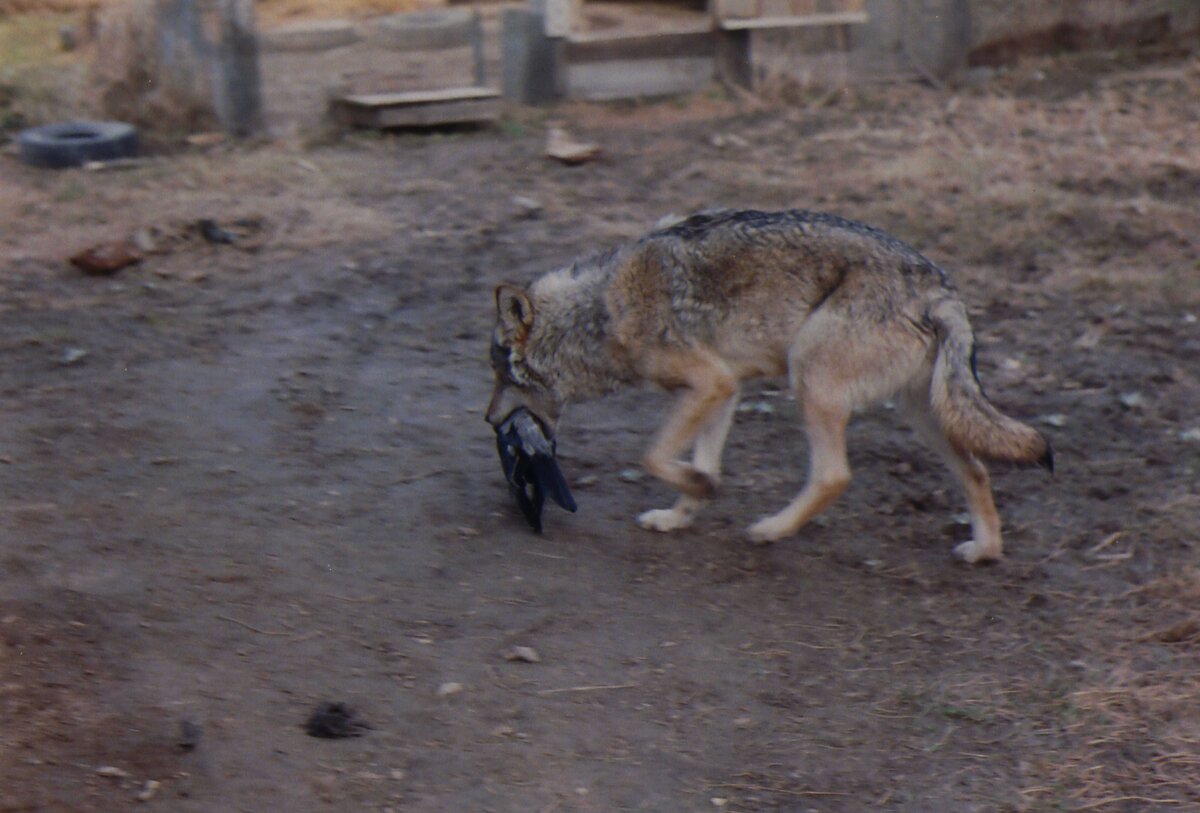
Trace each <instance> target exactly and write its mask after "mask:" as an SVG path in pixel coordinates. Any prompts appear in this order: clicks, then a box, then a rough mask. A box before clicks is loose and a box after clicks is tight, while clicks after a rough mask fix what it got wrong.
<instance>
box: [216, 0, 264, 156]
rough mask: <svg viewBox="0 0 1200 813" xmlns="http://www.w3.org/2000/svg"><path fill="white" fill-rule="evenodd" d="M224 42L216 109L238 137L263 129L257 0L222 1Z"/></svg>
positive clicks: (219, 51)
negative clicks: (256, 28)
mask: <svg viewBox="0 0 1200 813" xmlns="http://www.w3.org/2000/svg"><path fill="white" fill-rule="evenodd" d="M217 10H218V13H219V14H220V18H221V41H220V42H219V43H218V44H217V47H216V58H215V64H214V68H215V70H214V81H213V108H214V109H215V110H216V113H217V120H218V121H220V122H221V126H222V127H223V128H224V129H225V130H227V131H228V132H230V133H232V134H233V135H236V136H247V135H250V134H251V133H253V132H256V131H257V130H259V129H261V128H262V123H263V122H262V75H261V73H260V71H259V64H258V36H257V34H256V33H255V30H254V29H255V26H254V0H218V6H217Z"/></svg>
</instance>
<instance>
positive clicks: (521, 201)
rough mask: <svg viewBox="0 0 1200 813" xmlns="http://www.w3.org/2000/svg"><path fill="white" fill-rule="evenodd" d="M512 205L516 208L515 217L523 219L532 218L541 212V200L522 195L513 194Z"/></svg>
mask: <svg viewBox="0 0 1200 813" xmlns="http://www.w3.org/2000/svg"><path fill="white" fill-rule="evenodd" d="M512 203H513V206H515V207H516V209H517V217H519V218H521V219H523V220H532V219H533V218H535V217H537V216H538V215H540V214H541V213H542V204H541V201H537V200H534V199H533V198H527V197H525V196H524V195H514V196H513V199H512Z"/></svg>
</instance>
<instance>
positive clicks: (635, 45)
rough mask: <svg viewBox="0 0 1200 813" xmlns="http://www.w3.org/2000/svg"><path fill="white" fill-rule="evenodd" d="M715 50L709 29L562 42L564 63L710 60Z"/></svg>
mask: <svg viewBox="0 0 1200 813" xmlns="http://www.w3.org/2000/svg"><path fill="white" fill-rule="evenodd" d="M716 50H717V41H716V35H715V34H714V33H713V32H711V31H700V32H692V33H675V34H648V35H647V34H642V35H640V36H625V37H604V38H600V37H587V38H577V37H570V38H569V39H567V41H566V42H565V43H564V44H563V59H564V60H565V61H566V63H567V64H568V65H579V64H583V63H587V62H623V61H626V60H646V59H702V58H709V59H711V58H712V56H713V54H715V53H716Z"/></svg>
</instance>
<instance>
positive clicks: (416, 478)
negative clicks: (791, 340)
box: [0, 53, 1200, 813]
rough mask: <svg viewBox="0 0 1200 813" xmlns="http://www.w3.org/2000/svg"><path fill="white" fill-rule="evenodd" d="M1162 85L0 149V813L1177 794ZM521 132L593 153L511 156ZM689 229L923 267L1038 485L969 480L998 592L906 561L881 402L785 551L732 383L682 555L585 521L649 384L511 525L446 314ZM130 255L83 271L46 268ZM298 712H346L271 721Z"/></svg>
mask: <svg viewBox="0 0 1200 813" xmlns="http://www.w3.org/2000/svg"><path fill="white" fill-rule="evenodd" d="M1198 95H1200V59H1197V57H1196V56H1195V55H1194V54H1191V55H1189V54H1178V53H1155V54H1107V55H1101V56H1096V55H1092V56H1087V57H1076V58H1072V59H1069V60H1060V61H1050V60H1042V61H1038V62H1030V63H1026V64H1024V65H1022V66H1021V67H1019V68H1017V69H1016V70H1014V71H1012V72H1010V73H1008V74H1006V75H1005V76H1003V77H1002V78H1001V79H999V80H997V81H996V82H994V83H992V84H989V85H986V86H982V87H975V88H968V89H960V90H954V89H945V90H932V89H926V88H921V87H915V86H907V85H901V86H894V87H881V88H869V89H863V90H857V91H848V92H843V93H837V94H817V93H814V94H812V95H811V96H809V95H804V94H799V96H798V98H793V99H792V100H791V102H790V103H787V104H784V103H779V102H775V103H772V102H769V101H764V100H761V99H729V98H726V97H724V96H723V95H721V94H719V93H715V92H714V93H712V94H707V95H700V96H697V97H694V98H692V99H688V100H682V101H671V102H664V103H658V104H628V105H616V106H605V107H599V106H569V107H564V108H560V109H557V110H554V111H552V112H551V113H546V112H541V111H523V110H513V111H511V112H510V114H509V115H508V116H507V117H506V119H505V120H504V122H502V124H500V125H499V126H497V127H495V128H492V129H484V130H457V131H448V132H439V133H433V134H428V135H423V136H418V135H401V136H383V137H379V136H372V135H359V136H346V137H343V138H340V139H336V140H334V141H332V142H331V143H325V144H323V145H313V144H307V145H306V144H302V143H300V142H275V143H266V144H257V145H240V146H236V147H231V146H229V145H218V146H217V147H210V148H205V149H200V148H195V149H192V150H190V151H186V152H180V153H175V154H172V155H163V156H161V157H160V158H159V159H158V160H157V161H155V162H152V163H151V164H149V165H146V166H143V167H140V168H136V169H132V170H128V171H124V172H102V173H91V172H84V171H75V170H72V171H64V172H45V171H38V170H34V169H32V168H29V167H25V166H23V165H20V164H19V163H17V162H16V160H15V159H13V158H11V157H4V158H3V159H2V160H0V179H2V183H0V223H3V224H4V226H3V229H2V231H0V245H2V246H3V251H4V259H3V261H2V265H0V358H2V359H3V364H2V365H0V414H3V416H4V420H3V422H0V720H2V725H0V811H4V813H15V812H16V811H109V810H124V809H129V808H131V807H134V806H136V805H137V804H138V802H137V801H136V800H137V799H139V797H141V798H143V799H144V800H145V801H144V803H143V804H144V807H145V809H147V810H154V809H161V810H180V811H193V810H194V811H214V810H229V811H236V810H241V811H258V810H265V809H269V808H274V809H278V810H288V811H324V810H378V811H386V810H394V811H401V810H403V811H428V812H429V813H433V812H434V811H437V813H444V812H445V811H496V812H497V813H507V812H508V811H513V812H514V813H516V812H519V813H528V812H530V811H538V812H539V813H549V812H550V811H618V810H644V811H712V810H724V811H742V812H745V811H796V812H797V813H807V811H819V812H820V813H850V812H851V811H854V812H856V813H857V811H864V810H875V809H879V810H895V811H921V812H923V813H928V812H931V811H932V812H935V813H936V812H938V811H980V813H982V812H983V811H1041V810H1077V811H1083V810H1100V811H1146V810H1159V809H1161V810H1179V811H1185V810H1197V809H1200V790H1198V789H1200V715H1197V713H1196V709H1197V708H1200V681H1197V679H1196V676H1197V674H1198V673H1200V614H1198V609H1197V607H1198V604H1197V602H1200V567H1198V565H1197V561H1198V560H1197V555H1198V553H1200V486H1198V481H1200V414H1198V410H1197V404H1200V364H1198V363H1197V359H1198V358H1200V237H1198V235H1200V209H1197V207H1196V201H1197V193H1198V190H1200V162H1198V156H1197V153H1196V149H1195V145H1196V144H1200V108H1197V106H1196V105H1195V103H1194V102H1195V99H1196V98H1197V97H1198ZM548 116H553V118H554V119H555V120H556V121H557V122H559V123H561V124H564V125H565V126H566V127H567V128H568V129H569V130H570V132H571V133H572V134H573V135H575V136H577V137H580V138H586V139H587V140H590V141H594V142H596V143H598V144H599V145H600V146H601V147H602V149H603V155H602V157H601V158H600V159H599V160H597V161H594V162H592V163H588V164H585V165H582V166H578V167H565V166H561V165H558V164H556V163H553V162H549V161H547V160H546V159H545V158H544V157H543V154H542V146H543V142H544V139H545V133H546V124H547V123H548ZM514 196H520V197H522V198H525V199H526V200H524V201H514ZM531 202H532V203H531ZM534 204H536V205H534ZM716 204H723V205H734V206H756V207H760V208H774V207H783V206H798V207H807V208H818V209H825V210H830V211H834V212H837V213H839V214H842V215H845V216H849V217H852V218H856V219H860V220H865V221H868V222H871V223H873V224H875V225H878V226H880V227H883V228H885V229H887V230H888V231H890V232H892V233H894V234H896V235H898V236H899V237H901V238H903V239H905V240H907V241H909V242H911V243H913V244H914V245H915V246H917V247H918V248H919V249H921V250H922V251H924V252H925V253H927V254H928V255H929V256H930V257H932V258H933V259H935V260H936V261H938V262H939V263H941V264H942V265H944V266H945V267H947V268H948V269H950V270H951V273H952V274H953V276H954V277H955V279H956V280H957V282H958V284H959V287H960V288H961V290H962V293H963V296H964V298H965V299H966V300H967V302H968V303H969V304H970V306H971V310H972V313H973V315H974V320H975V323H976V328H977V331H978V334H979V339H980V348H981V349H980V358H979V367H980V375H981V377H982V378H983V381H984V383H985V384H986V385H987V386H988V389H989V392H990V393H991V395H992V397H993V398H994V400H996V401H997V402H998V403H999V404H1000V405H1001V406H1002V407H1003V408H1004V409H1005V410H1006V411H1008V412H1010V413H1012V414H1014V415H1017V416H1021V417H1023V418H1025V419H1027V420H1030V421H1034V422H1036V423H1038V424H1039V425H1040V426H1041V427H1042V428H1043V429H1044V430H1045V431H1046V432H1047V433H1048V434H1049V435H1050V437H1051V438H1052V440H1053V442H1054V444H1055V447H1056V451H1057V461H1058V471H1057V473H1056V474H1055V475H1054V476H1052V477H1051V476H1049V475H1047V474H1045V473H1043V472H1040V471H1028V470H1026V471H1008V470H999V471H997V472H995V489H996V496H997V500H998V503H999V506H1000V510H1001V514H1002V516H1003V518H1004V520H1005V522H1006V534H1007V544H1008V551H1009V553H1008V557H1007V558H1006V559H1005V561H1004V562H1002V563H1000V564H998V565H995V566H991V567H979V568H972V567H967V566H964V565H961V564H958V563H956V562H955V561H954V560H953V559H952V557H951V555H950V551H951V548H952V547H953V544H954V543H955V542H956V541H961V540H962V539H963V538H965V535H966V534H967V528H966V526H965V525H963V524H962V519H963V517H962V515H961V513H960V512H962V511H963V505H962V501H961V499H960V497H959V495H958V494H957V493H956V492H955V491H954V490H953V488H952V484H951V481H950V479H949V477H948V476H947V474H946V472H944V471H943V469H942V468H941V467H940V465H939V464H938V463H937V462H936V461H935V460H934V459H933V457H932V456H931V455H930V454H928V453H927V452H926V451H925V450H924V449H923V448H922V447H921V446H920V445H919V444H918V442H917V441H916V440H915V439H914V438H913V437H912V436H911V435H910V434H909V433H908V432H907V430H905V429H903V428H902V427H901V425H900V424H899V422H898V421H897V420H896V419H895V418H894V416H893V415H892V414H891V413H890V412H889V411H888V410H886V409H883V410H880V411H878V412H874V413H871V414H867V415H864V416H862V417H861V418H860V419H859V420H858V421H857V422H856V423H855V425H854V427H853V429H852V434H851V447H852V452H851V455H852V457H851V462H852V465H853V467H854V469H855V473H856V479H855V482H854V484H853V486H852V487H851V489H850V491H849V492H848V493H847V494H846V495H845V496H844V497H843V498H842V499H841V501H840V502H839V503H838V504H837V505H835V506H834V507H833V508H832V509H831V510H830V511H829V512H828V514H827V516H826V517H824V518H823V519H822V521H820V522H818V523H815V524H814V525H812V526H811V527H808V528H806V529H804V531H803V532H802V533H801V534H800V535H799V536H798V537H797V538H795V539H793V540H791V541H788V542H785V543H780V544H777V545H774V546H770V547H756V546H753V545H751V544H749V543H748V542H746V541H745V539H744V537H743V529H744V528H745V527H746V526H747V525H748V524H750V522H752V521H753V520H754V519H756V518H758V517H760V516H762V515H763V514H766V513H768V512H771V511H774V510H776V509H777V508H778V507H780V506H781V505H782V504H783V503H784V502H785V501H786V500H787V499H788V498H790V496H791V495H792V494H793V493H794V492H795V490H796V489H797V488H798V487H799V485H800V482H801V480H802V478H803V472H804V459H805V448H804V440H803V436H802V433H801V431H800V429H799V426H798V424H797V421H796V420H795V419H794V405H793V404H792V402H791V401H790V400H789V399H788V397H787V396H786V394H785V393H782V392H780V384H779V382H765V383H763V384H762V385H759V386H756V387H754V388H752V389H751V390H750V391H749V392H748V393H747V397H746V409H745V410H744V411H743V412H741V413H740V414H739V416H738V421H737V423H736V425H735V428H734V431H733V434H732V437H731V442H730V446H729V449H728V452H727V456H726V460H727V476H726V480H725V483H724V488H723V493H722V494H721V496H720V498H719V500H718V501H717V502H716V503H715V504H714V505H713V507H712V509H711V511H710V513H708V514H707V515H705V516H704V517H703V518H702V519H701V520H700V521H699V522H698V524H697V526H696V527H695V528H694V529H692V530H689V531H686V532H683V533H679V534H677V535H671V536H662V535H655V534H651V533H647V532H643V531H641V530H639V529H637V528H636V527H635V526H634V524H633V521H632V518H633V517H634V516H635V515H636V514H637V513H638V512H640V511H642V510H644V509H646V508H650V507H657V506H661V505H666V504H667V503H668V501H669V500H670V499H671V497H670V495H669V494H668V492H667V490H666V489H665V488H663V487H660V486H659V485H657V484H655V483H653V482H651V481H649V480H647V479H642V478H640V477H639V476H637V475H636V473H635V466H636V461H637V460H638V459H639V456H640V453H641V450H642V449H643V448H644V446H645V445H646V443H647V442H648V440H649V436H650V434H651V433H652V431H653V428H654V425H655V421H656V419H657V418H658V416H659V415H660V414H661V412H662V410H663V408H664V406H665V405H666V398H667V396H665V395H663V394H660V393H656V392H651V391H636V392H629V393H625V394H622V395H619V396H615V397H611V398H608V399H606V400H604V401H602V402H598V403H594V404H589V405H582V406H580V407H578V408H575V409H572V410H571V411H570V412H569V413H568V415H567V419H566V421H565V423H564V426H563V428H562V433H561V435H560V440H559V443H560V451H561V455H562V461H561V462H562V465H563V468H564V471H565V472H566V473H567V476H568V478H569V479H571V481H572V483H573V485H574V488H575V493H576V497H577V498H578V500H579V503H580V510H579V512H578V514H575V515H569V514H566V513H563V512H561V511H553V512H550V511H548V513H547V516H546V525H547V530H546V533H545V534H544V535H542V536H537V535H534V534H533V533H532V532H531V531H530V529H529V528H528V527H527V526H526V525H525V524H524V522H523V520H522V519H521V517H520V515H519V513H518V512H517V510H516V508H515V506H514V505H513V504H512V503H511V501H510V499H509V495H508V493H507V490H506V487H505V484H504V482H503V479H502V476H501V473H500V469H499V465H498V463H497V461H496V456H495V449H494V442H493V437H492V433H491V430H490V429H489V428H488V427H487V425H486V424H485V423H484V421H483V420H482V407H483V404H484V401H485V399H486V397H487V394H488V391H489V389H490V371H489V370H488V367H487V343H488V337H489V331H490V324H491V319H492V313H491V289H492V287H493V285H494V284H496V283H498V282H500V281H502V280H512V281H524V280H527V279H529V278H531V277H532V276H533V275H535V274H537V273H538V272H540V271H543V270H546V269H549V268H551V267H554V266H556V265H558V264H561V263H563V262H566V261H568V260H569V259H570V258H571V257H572V256H573V255H575V254H576V253H578V252H582V251H587V250H592V249H595V248H599V247H602V246H604V245H607V244H610V243H612V242H613V241H616V240H620V239H625V238H628V237H631V236H634V235H636V234H638V233H640V232H642V231H644V230H645V229H646V228H647V227H649V226H650V225H651V224H653V223H654V222H655V221H656V220H657V219H658V218H660V217H662V216H663V215H665V214H668V213H671V212H675V213H685V212H687V211H689V210H692V209H696V208H702V207H707V206H712V205H716ZM201 218H212V219H215V220H216V221H217V222H218V223H219V224H220V225H222V226H223V227H226V228H229V229H231V230H238V229H241V230H242V231H243V232H244V233H245V235H246V236H244V237H242V238H239V240H238V242H235V243H234V244H233V245H216V244H209V243H207V242H205V241H204V240H203V239H202V238H201V237H199V236H198V234H197V230H196V228H195V223H196V221H198V220H199V219H201ZM138 230H142V232H141V237H142V240H143V243H146V244H147V246H148V247H150V248H152V249H153V250H152V251H151V252H150V253H149V255H148V256H147V258H146V259H145V260H144V261H143V262H142V263H141V264H140V265H137V266H134V267H131V268H128V269H126V270H124V271H122V272H120V273H119V274H118V275H117V276H114V277H110V278H94V277H86V276H83V275H81V274H80V273H79V272H77V271H76V270H74V269H73V268H71V267H70V266H69V265H68V264H67V263H66V258H67V257H68V256H70V255H71V254H72V253H74V252H75V251H76V250H78V249H80V248H83V247H85V246H87V245H90V244H92V243H95V242H98V241H101V240H106V239H119V238H124V237H127V236H129V235H131V234H133V233H135V232H137V231H138ZM150 242H152V243H153V246H149V243H150ZM515 647H530V648H532V649H533V650H535V651H536V653H537V655H538V659H537V662H526V661H525V660H521V659H515V660H514V659H510V657H511V656H512V654H513V652H514V648H515ZM526 654H528V653H526ZM323 702H343V703H345V704H347V705H348V706H349V707H350V708H352V709H353V710H354V711H355V712H356V713H357V714H358V715H359V716H360V717H361V719H362V720H363V721H365V722H366V723H367V724H368V725H369V726H370V728H368V729H365V730H364V731H363V735H362V736H360V737H356V738H351V739H343V740H330V739H318V738H314V737H310V736H308V735H306V733H305V731H304V727H303V726H304V723H305V720H306V719H307V717H308V716H309V714H310V713H311V712H312V711H313V710H314V709H315V708H316V707H317V706H318V705H319V704H321V703H323Z"/></svg>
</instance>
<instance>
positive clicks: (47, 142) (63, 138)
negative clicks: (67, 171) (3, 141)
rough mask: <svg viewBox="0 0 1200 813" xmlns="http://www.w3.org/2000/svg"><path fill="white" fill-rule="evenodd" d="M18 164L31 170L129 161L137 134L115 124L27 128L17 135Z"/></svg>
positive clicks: (135, 145)
mask: <svg viewBox="0 0 1200 813" xmlns="http://www.w3.org/2000/svg"><path fill="white" fill-rule="evenodd" d="M17 146H18V148H19V151H20V156H21V160H22V161H24V162H25V163H27V164H32V165H33V166H35V167H50V168H53V169H61V168H63V167H77V166H81V165H83V164H86V163H88V162H89V161H111V160H113V159H115V158H130V157H132V156H133V155H134V154H136V153H137V147H138V138H137V131H136V130H134V129H133V126H132V125H129V124H124V123H122V122H119V121H69V122H63V123H62V124H46V125H43V126H41V127H31V128H29V129H28V130H22V131H21V132H20V133H18V134H17Z"/></svg>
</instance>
